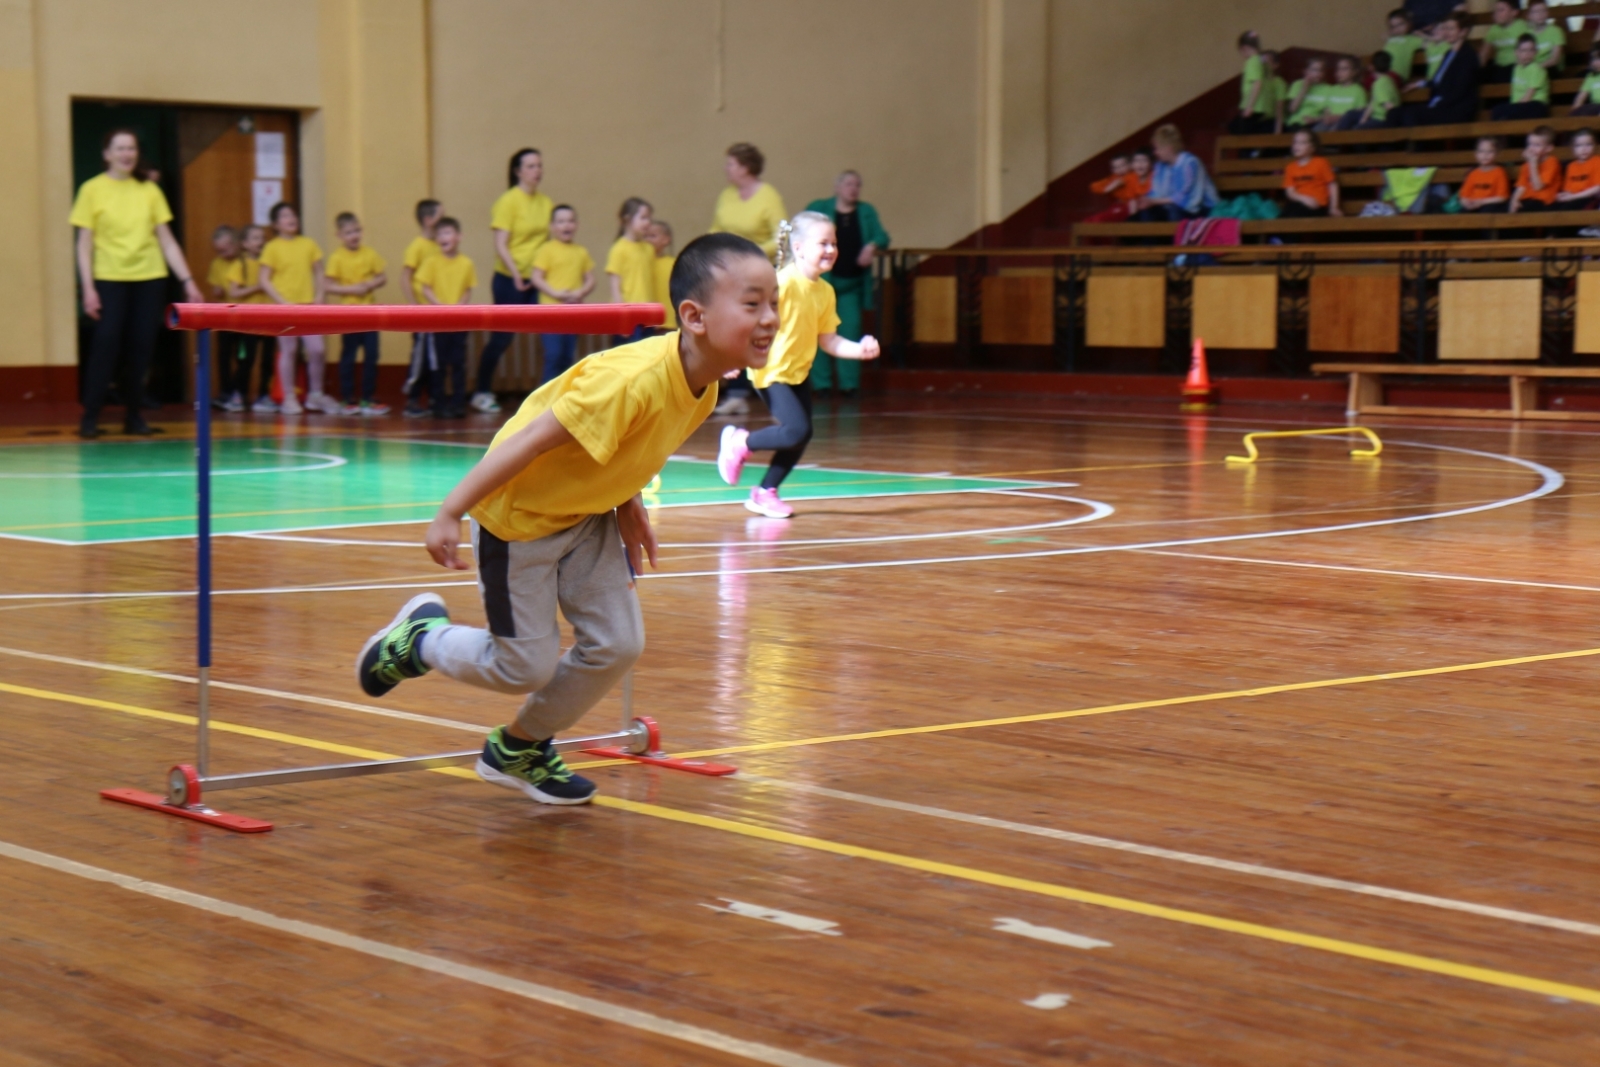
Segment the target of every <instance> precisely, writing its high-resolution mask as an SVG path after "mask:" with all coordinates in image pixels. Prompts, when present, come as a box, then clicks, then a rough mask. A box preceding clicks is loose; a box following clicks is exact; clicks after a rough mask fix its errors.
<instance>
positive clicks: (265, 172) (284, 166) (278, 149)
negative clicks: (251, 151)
mask: <svg viewBox="0 0 1600 1067" xmlns="http://www.w3.org/2000/svg"><path fill="white" fill-rule="evenodd" d="M288 176H289V145H288V136H287V135H286V134H281V133H258V134H256V177H257V178H276V179H278V180H279V181H282V180H283V179H284V178H287V177H288Z"/></svg>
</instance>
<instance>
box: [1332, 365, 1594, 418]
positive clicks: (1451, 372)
mask: <svg viewBox="0 0 1600 1067" xmlns="http://www.w3.org/2000/svg"><path fill="white" fill-rule="evenodd" d="M1311 370H1312V372H1313V373H1315V374H1348V375H1349V376H1350V399H1349V402H1348V403H1347V404H1346V405H1345V410H1346V411H1347V412H1348V413H1349V414H1351V415H1435V416H1442V417H1446V418H1458V419H1503V418H1507V417H1510V418H1513V419H1559V420H1563V421H1569V422H1570V421H1600V411H1546V410H1543V409H1541V408H1540V407H1539V381H1538V380H1539V379H1540V378H1600V367H1547V366H1543V365H1540V364H1527V363H1522V364H1518V363H1314V364H1312V365H1311ZM1401 376H1404V377H1458V378H1505V379H1506V380H1507V382H1508V385H1509V389H1510V394H1511V406H1510V407H1506V408H1439V407H1426V406H1412V405H1399V404H1385V403H1384V395H1383V380H1384V378H1386V377H1401Z"/></svg>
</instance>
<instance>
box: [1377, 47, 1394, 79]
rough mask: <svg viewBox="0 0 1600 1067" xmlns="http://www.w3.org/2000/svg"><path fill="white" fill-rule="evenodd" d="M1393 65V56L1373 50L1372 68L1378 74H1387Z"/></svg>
mask: <svg viewBox="0 0 1600 1067" xmlns="http://www.w3.org/2000/svg"><path fill="white" fill-rule="evenodd" d="M1393 67H1394V57H1393V56H1391V55H1390V54H1389V53H1388V52H1374V53H1373V54H1372V69H1373V70H1375V71H1377V72H1378V73H1379V74H1387V73H1389V71H1390V70H1391V69H1392V68H1393Z"/></svg>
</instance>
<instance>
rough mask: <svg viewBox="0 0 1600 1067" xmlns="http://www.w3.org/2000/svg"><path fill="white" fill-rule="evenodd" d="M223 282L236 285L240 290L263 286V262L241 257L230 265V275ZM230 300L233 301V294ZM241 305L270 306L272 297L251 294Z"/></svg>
mask: <svg viewBox="0 0 1600 1067" xmlns="http://www.w3.org/2000/svg"><path fill="white" fill-rule="evenodd" d="M223 281H225V282H227V283H228V284H229V285H236V286H238V287H239V288H240V289H254V288H255V287H256V286H258V285H260V284H261V261H260V260H259V259H251V258H250V257H249V256H240V257H239V258H238V259H236V260H234V261H233V262H232V263H231V264H229V265H228V273H227V274H226V275H225V276H224V277H223ZM228 299H229V300H232V299H233V295H232V294H231V293H230V294H229V295H228ZM240 303H244V304H270V303H272V297H270V296H268V295H267V294H266V293H251V294H250V295H249V296H247V297H245V298H244V299H243V300H242V301H240Z"/></svg>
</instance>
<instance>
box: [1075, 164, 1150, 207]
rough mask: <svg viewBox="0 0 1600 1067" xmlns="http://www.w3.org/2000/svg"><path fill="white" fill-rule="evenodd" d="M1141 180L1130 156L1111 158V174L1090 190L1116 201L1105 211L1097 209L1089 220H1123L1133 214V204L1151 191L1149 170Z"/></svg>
mask: <svg viewBox="0 0 1600 1067" xmlns="http://www.w3.org/2000/svg"><path fill="white" fill-rule="evenodd" d="M1145 174H1146V176H1145V178H1144V179H1143V180H1142V181H1141V179H1140V177H1139V175H1138V174H1137V173H1135V171H1134V167H1133V161H1132V160H1131V159H1130V158H1129V157H1128V156H1116V157H1114V158H1113V159H1112V160H1111V174H1110V176H1109V177H1106V178H1101V179H1100V180H1099V181H1097V182H1095V183H1094V184H1093V185H1091V186H1089V188H1090V190H1092V191H1093V192H1096V193H1100V194H1102V195H1107V196H1110V197H1111V199H1112V200H1113V201H1115V203H1113V204H1112V205H1111V206H1110V207H1108V208H1106V209H1105V210H1104V211H1097V212H1095V213H1094V214H1093V215H1091V216H1089V218H1088V220H1087V221H1089V222H1122V221H1124V220H1125V219H1127V217H1128V216H1129V215H1131V214H1132V213H1133V212H1132V209H1131V208H1130V206H1129V205H1131V204H1132V203H1133V202H1134V201H1135V200H1137V199H1139V198H1140V197H1141V196H1144V195H1145V194H1146V193H1148V192H1149V191H1150V179H1149V171H1148V169H1146V172H1145Z"/></svg>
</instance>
